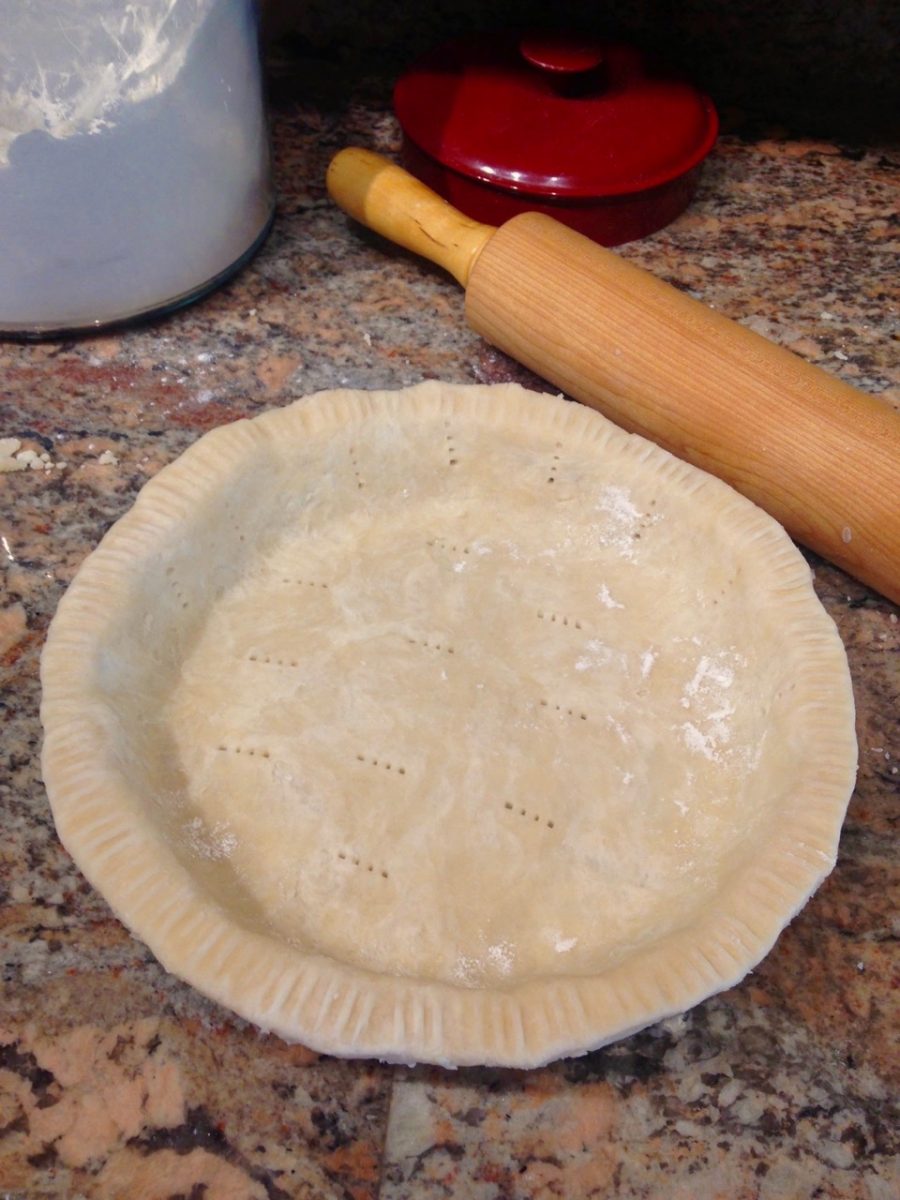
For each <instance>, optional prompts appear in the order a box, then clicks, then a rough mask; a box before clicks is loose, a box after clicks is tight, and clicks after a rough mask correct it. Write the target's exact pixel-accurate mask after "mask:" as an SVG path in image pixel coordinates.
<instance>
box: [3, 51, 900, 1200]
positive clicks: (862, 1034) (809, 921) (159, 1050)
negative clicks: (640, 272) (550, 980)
mask: <svg viewBox="0 0 900 1200" xmlns="http://www.w3.org/2000/svg"><path fill="white" fill-rule="evenodd" d="M314 67H315V64H314V63H312V64H310V63H307V64H302V68H303V69H302V71H300V72H295V69H294V66H293V65H292V63H291V62H290V61H289V60H282V61H281V62H280V63H278V64H276V68H277V69H276V70H275V74H274V77H273V86H272V104H273V132H274V139H275V150H276V163H277V173H278V185H279V191H280V204H279V212H278V220H277V224H276V227H275V230H274V232H273V234H272V236H271V238H270V240H269V241H268V243H267V244H266V246H265V247H264V249H263V250H262V252H261V253H260V255H259V256H258V258H257V259H256V260H255V261H254V262H253V263H252V264H251V265H250V266H249V267H248V268H247V269H246V270H245V271H244V272H243V274H242V275H241V276H240V277H239V278H237V279H235V280H234V281H233V282H232V283H231V284H229V285H228V286H227V287H225V288H224V289H222V290H221V291H220V292H218V293H217V294H216V295H214V296H212V297H210V298H208V299H207V300H206V301H204V302H203V303H201V304H198V305H197V306H195V307H193V308H191V309H189V310H187V311H185V312H182V313H180V314H178V315H176V316H174V317H172V318H171V319H169V320H167V321H165V322H162V323H159V324H156V325H152V326H146V327H143V328H136V329H132V330H130V331H127V332H119V333H114V334H109V335H107V336H103V337H97V338H93V339H89V340H84V341H80V342H72V343H55V344H39V345H13V344H6V345H0V438H10V439H17V440H18V444H16V443H14V442H7V443H2V444H0V447H2V450H3V455H0V457H2V456H4V455H5V457H6V458H7V459H9V458H11V459H12V460H14V461H15V460H17V456H19V457H18V460H17V461H18V465H22V462H23V460H22V458H21V455H22V452H23V451H32V452H33V453H32V454H31V455H28V454H26V459H31V460H32V465H30V466H27V467H26V469H23V470H18V471H12V472H10V473H5V474H3V475H0V566H2V598H0V686H2V690H0V731H2V732H0V738H2V742H0V745H2V750H0V823H2V839H0V899H2V908H0V944H2V951H3V982H2V991H0V1197H3V1198H4V1200H6V1198H24V1197H27V1198H28V1200H38V1198H41V1200H43V1198H50V1197H54V1198H55V1197H72V1198H75V1197H85V1198H89V1200H113V1198H115V1200H118V1198H120V1197H122V1198H126V1197H127V1198H141V1200H143V1198H147V1200H156V1198H159V1200H175V1198H176V1197H181V1198H186V1197H190V1198H191V1200H201V1198H202V1200H232V1198H234V1200H243V1198H245V1197H260V1198H261V1200H262V1198H269V1200H286V1198H291V1200H293V1198H295V1197H296V1198H300V1197H302V1198H315V1200H318V1198H320V1197H321V1198H323V1200H326V1198H327V1200H331V1198H353V1200H368V1198H374V1197H377V1196H381V1197H384V1198H385V1200H405V1198H407V1197H422V1198H423V1200H431V1198H432V1197H435V1198H437V1197H446V1196H463V1197H472V1198H473V1200H507V1198H516V1200H518V1198H520V1197H521V1198H525V1197H540V1198H545V1197H573V1198H577V1197H587V1196H594V1197H613V1196H614V1197H624V1198H626V1200H637V1198H638V1197H642V1198H643V1197H667V1198H677V1197H684V1198H692V1200H712V1198H714V1197H715V1198H719V1197H721V1198H726V1197H727V1198H728V1200H781V1198H782V1197H803V1198H806V1197H813V1196H817V1197H835V1198H837V1197H841V1198H852V1200H888V1198H892V1197H894V1196H896V1195H898V1194H900V1169H898V1158H897V1152H898V1146H897V1129H898V1116H897V1112H896V1110H895V1108H894V1107H893V1100H894V1099H895V1098H896V1096H897V1095H898V1092H900V1071H898V1061H897V1049H896V1030H897V1020H898V1015H900V1014H898V1003H897V997H898V963H897V956H896V937H897V929H896V924H893V925H892V922H896V903H895V901H896V895H897V890H896V889H897V883H898V871H897V855H896V844H895V841H894V838H895V826H896V819H897V800H898V792H900V774H898V766H900V729H898V720H897V714H898V702H900V625H898V615H897V611H896V609H895V607H894V606H892V605H891V604H890V603H888V602H887V601H885V600H883V599H882V598H880V597H878V596H877V595H875V594H874V593H872V592H871V591H869V590H868V589H867V588H865V587H864V586H862V585H861V584H859V583H857V582H855V581H853V580H851V579H849V578H848V577H847V576H845V575H843V574H842V573H840V572H839V571H837V570H836V569H834V568H831V567H829V566H828V565H826V564H823V563H821V562H819V561H818V560H811V561H812V565H813V568H814V571H815V577H816V587H817V590H818V593H819V595H820V597H821V599H822V601H823V603H824V605H825V606H826V608H827V609H828V611H829V612H830V613H831V615H832V616H833V618H834V619H835V621H836V622H837V624H838V627H839V629H840V632H841V635H842V637H843V639H844V642H845V644H846V647H847V651H848V654H849V658H850V664H851V669H852V673H853V680H854V686H855V690H856V697H857V702H858V710H859V717H858V726H859V740H860V772H859V782H858V787H857V790H856V793H855V795H854V797H853V800H852V803H851V806H850V811H849V815H848V818H847V823H846V826H845V830H844V834H843V837H842V842H841V852H840V859H839V863H838V866H837V868H836V870H835V871H834V873H833V874H832V875H831V877H830V878H829V879H828V881H827V882H826V883H825V885H824V886H823V887H822V888H821V890H820V891H819V893H818V894H817V895H816V896H815V897H814V899H813V900H812V901H811V902H810V904H809V905H808V906H807V907H806V908H805V909H804V911H803V912H802V914H801V915H800V916H799V917H798V918H797V919H796V920H795V921H794V922H793V923H792V924H791V926H790V927H789V928H788V929H787V931H786V932H785V933H784V934H783V936H782V937H781V939H780V940H779V942H778V944H777V945H776V947H775V949H774V950H773V952H772V953H771V954H770V955H769V957H768V958H767V959H766V960H765V961H764V962H763V963H762V964H761V966H760V967H759V968H758V970H757V971H755V972H754V973H753V974H752V975H751V976H750V977H748V978H747V979H746V980H745V981H744V982H743V983H742V984H741V985H740V986H738V987H736V988H734V989H732V990H731V991H729V992H727V993H725V994H723V995H721V996H718V997H715V998H713V999H712V1000H709V1001H708V1002H707V1003H705V1004H702V1005H700V1006H699V1007H698V1008H697V1009H695V1010H694V1011H692V1012H690V1013H689V1014H687V1015H686V1016H684V1017H681V1018H677V1019H674V1020H671V1021H669V1022H667V1023H665V1024H663V1025H661V1026H657V1027H654V1028H652V1029H649V1030H647V1031H645V1032H643V1033H641V1034H638V1035H636V1036H634V1037H632V1038H629V1039H627V1040H626V1041H623V1042H621V1043H619V1044H617V1045H615V1046H612V1047H610V1048H607V1049H605V1050H602V1051H598V1052H596V1053H594V1054H591V1055H588V1056H587V1057H585V1058H582V1059H577V1060H571V1061H566V1062H561V1063H558V1064H554V1065H552V1066H549V1067H547V1068H545V1069H543V1070H540V1071H532V1072H525V1073H517V1072H513V1071H499V1070H488V1069H485V1070H475V1069H472V1070H464V1071H459V1072H455V1073H454V1072H446V1071H441V1070H438V1069H433V1068H424V1067H423V1068H414V1069H409V1068H393V1067H385V1066H382V1065H379V1064H374V1063H358V1062H354V1063H345V1062H340V1061H336V1060H332V1059H327V1058H323V1057H320V1056H318V1055H316V1054H314V1053H312V1052H309V1051H307V1050H305V1049H303V1048H302V1047H297V1046H293V1047H290V1046H287V1045H285V1044H284V1043H282V1042H281V1041H280V1040H279V1039H277V1038H275V1037H272V1036H264V1035H261V1034H259V1033H257V1032H256V1031H255V1030H253V1029H252V1028H249V1027H248V1026H246V1025H245V1024H244V1023H242V1022H241V1021H240V1020H238V1019H236V1018H235V1017H234V1016H233V1015H231V1014H230V1013H228V1012H226V1011H224V1010H222V1009H220V1008H218V1007H216V1006H215V1005H213V1004H212V1003H210V1002H208V1001H206V1000H204V999H203V998H202V997H200V996H199V995H197V994H196V993H195V992H193V991H192V990H191V989H189V988H188V987H186V986H185V985H183V984H181V983H180V982H179V981H177V980H175V979H173V978H171V977H169V976H167V975H166V973H165V972H164V971H163V970H162V969H161V968H160V966H159V965H158V964H157V963H156V962H155V960H154V959H153V958H152V956H151V955H150V954H149V953H148V951H147V950H146V949H145V948H144V947H143V946H142V945H140V944H139V943H138V942H136V941H134V940H133V939H132V938H131V937H130V935H129V934H128V933H127V931H126V930H125V929H124V928H123V927H122V926H121V925H120V924H119V923H118V922H117V921H116V920H115V918H114V917H113V916H112V914H111V913H110V911H109V909H108V908H107V906H106V905H105V903H104V902H103V900H102V899H101V897H100V896H99V895H97V893H96V892H94V891H93V890H92V889H91V888H90V886H89V885H88V884H87V883H86V882H85V881H84V879H83V878H82V877H81V875H80V874H79V872H78V870H77V869H76V868H75V866H74V864H73V863H72V861H71V860H70V858H69V857H68V855H67V854H66V852H65V851H64V850H63V849H62V847H61V845H60V844H59V842H58V840H57V838H56V836H55V833H54V829H53V824H52V820H51V816H50V811H49V808H48V805H47V800H46V796H45V793H44V790H43V788H42V785H41V779H40V763H39V747H40V736H41V734H40V725H39V721H38V702H39V684H38V663H39V655H40V649H41V644H42V641H43V637H44V634H45V632H46V629H47V625H48V623H49V621H50V619H51V617H52V614H53V611H54V609H55V606H56V603H57V601H58V600H59V597H60V595H61V594H62V592H63V590H64V588H65V586H66V585H67V583H68V582H69V581H70V580H71V578H72V576H73V574H74V572H75V570H76V569H77V567H78V564H79V562H80V561H81V560H82V558H83V557H84V556H85V554H87V552H88V551H89V550H90V549H91V548H92V547H93V546H94V545H95V544H96V542H97V541H98V539H99V538H100V536H101V535H102V534H103V532H104V530H105V529H106V528H107V527H108V525H109V524H110V523H111V522H112V521H114V520H115V519H116V518H117V517H119V516H120V515H121V514H122V513H124V512H125V510H126V509H127V508H128V507H129V505H130V504H131V503H132V501H133V500H134V497H135V495H136V493H137V491H138V490H139V488H140V487H141V485H142V484H143V483H144V482H145V481H146V480H147V479H148V478H150V476H151V475H153V473H154V472H155V471H156V470H158V469H159V467H161V466H162V465H163V464H164V463H166V462H168V461H170V460H171V459H172V458H174V457H175V456H176V455H177V454H178V453H179V452H181V451H182V450H183V449H184V448H185V447H186V446H188V445H189V444H190V443H191V442H192V441H194V440H195V439H196V438H197V437H198V436H199V435H200V434H202V433H203V432H204V431H205V430H207V429H210V428H211V427H213V426H215V425H219V424H221V423H222V422H225V421H230V420H233V419H234V418H237V417H240V416H244V415H248V414H253V413H257V412H260V411H261V410H263V409H265V408H267V407H269V406H272V405H281V404H285V403H287V402H289V401H291V400H293V399H295V398H297V397H300V396H302V395H304V394H306V393H308V392H310V391H313V390H316V389H318V388H325V387H333V386H336V385H351V386H356V387H380V386H388V387H400V386H403V385H406V384H410V383H413V382H416V381H418V380H420V379H423V378H428V377H439V378H443V379H448V380H456V381H461V382H475V381H478V382H487V381H499V380H505V379H510V378H515V379H519V380H522V381H524V382H529V381H531V382H533V379H532V378H531V377H529V376H527V373H525V372H523V371H522V370H521V369H519V368H517V367H516V366H515V364H512V363H510V362H509V361H508V360H507V359H505V358H504V357H503V356H502V355H500V354H499V353H497V352H496V351H494V350H492V349H491V348H490V347H488V346H487V345H485V344H484V343H483V342H481V341H480V340H479V339H478V338H477V337H476V336H475V335H474V334H472V333H471V332H469V331H468V330H467V329H466V328H465V326H464V324H463V319H462V298H461V295H460V294H459V292H458V290H457V288H456V286H455V285H454V284H453V283H452V282H451V281H450V280H449V279H447V278H445V277H444V276H443V275H442V274H440V273H439V272H438V271H437V270H433V269H431V268H429V267H428V266H425V265H423V264H421V263H420V262H417V261H415V260H413V259H412V258H411V257H410V256H408V255H406V254H404V253H403V252H401V251H398V250H394V249H391V248H390V247H387V246H385V245H383V244H382V243H380V242H379V241H378V240H377V239H376V238H374V237H373V236H370V235H367V234H363V233H361V232H360V231H359V230H357V229H355V228H351V227H350V226H349V225H348V223H347V221H346V220H345V219H344V218H343V216H341V215H340V214H339V213H338V212H337V211H335V209H334V208H333V207H332V206H331V204H330V203H329V201H328V200H327V198H326V196H325V193H324V189H323V173H324V167H325V165H326V162H327V160H328V158H329V156H330V154H331V153H332V151H333V150H335V149H337V148H338V147H340V146H342V145H344V144H347V143H350V142H359V143H363V144H366V145H370V146H374V147H376V148H380V149H382V150H385V151H388V152H391V151H393V150H394V149H396V143H397V135H396V129H395V126H394V124H393V121H392V119H391V117H390V116H389V114H388V108H387V103H386V99H385V96H386V88H385V87H384V84H383V81H382V82H380V83H379V82H378V81H373V80H369V81H363V82H360V83H358V84H357V85H356V88H355V91H354V90H353V89H352V87H351V86H350V84H348V82H347V81H346V80H342V81H340V87H338V86H337V85H336V84H335V83H334V81H333V80H329V79H328V78H327V74H328V72H327V70H321V71H320V72H319V75H318V83H317V84H315V85H314V84H311V83H310V80H311V79H313V77H314ZM295 78H299V79H302V80H303V81H304V82H303V85H302V86H303V87H305V88H307V89H308V88H311V87H314V86H315V88H317V98H315V99H312V98H310V92H309V91H307V93H306V94H305V95H303V94H302V93H300V92H298V84H297V83H296V82H295ZM338 95H341V96H342V97H343V98H342V100H341V101H340V103H338V101H337V99H336V97H337V96H338ZM329 97H332V99H329ZM897 185H898V171H897V167H896V164H892V162H891V161H890V156H889V154H888V153H887V152H884V151H881V150H879V149H877V148H869V149H867V150H865V151H857V150H855V149H854V148H853V147H840V146H837V145H833V144H829V143H819V142H816V143H813V142H797V141H786V140H781V139H779V137H778V136H773V137H771V138H770V139H766V140H759V139H757V140H753V141H748V140H744V139H742V138H741V137H740V136H739V135H738V134H735V133H732V134H727V135H726V136H725V137H723V139H722V141H721V143H720V145H719V148H718V151H717V153H716V155H715V157H714V159H713V160H712V161H711V163H710V165H709V169H708V170H707V172H706V175H705V178H704V181H703V185H702V188H701V191H700V194H699V196H698V197H697V200H696V202H695V203H694V205H693V207H692V208H691V210H690V211H689V212H688V213H687V214H685V215H684V216H683V217H682V218H681V219H680V220H679V221H678V222H677V223H676V224H675V225H673V226H671V227H670V228H669V229H667V230H665V231H663V232H661V233H659V234H657V235H656V236H655V237H653V238H650V239H648V240H647V241H645V242H643V243H641V244H640V245H633V246H629V247H626V248H624V249H623V250H622V253H624V254H625V255H626V256H627V257H629V258H631V259H633V260H634V261H636V262H639V263H641V264H642V265H643V266H645V267H647V268H648V269H650V270H652V271H654V272H656V273H657V274H659V275H661V276H662V277H663V278H666V279H668V280H670V281H672V282H673V283H675V284H676V285H677V286H679V287H681V288H684V289H686V290H688V291H690V292H691V293H692V294H695V295H697V296H699V297H702V298H703V299H705V300H706V301H707V302H708V303H710V304H712V305H714V306H715V307H716V308H717V309H719V310H720V311H722V312H724V313H726V314H728V315H729V316H732V317H735V318H740V319H742V320H744V321H745V322H746V323H748V324H749V325H751V326H752V327H753V328H755V329H758V330H759V331H761V332H763V333H765V334H767V335H768V336H769V337H771V338H773V339H774V340H776V341H778V342H781V343H783V344H785V345H789V346H791V347H792V348H793V349H794V350H796V351H797V352H798V353H799V354H801V355H802V356H803V357H805V358H808V359H810V360H812V361H814V362H816V363H819V364H820V365H822V366H823V367H824V368H825V369H826V370H828V371H831V372H834V373H835V374H838V375H840V376H841V377H843V378H844V379H846V380H848V381H849V382H851V383H854V384H856V385H858V386H859V387H861V388H864V389H866V390H868V391H871V392H874V393H877V394H879V395H881V396H883V397H884V399H885V402H886V403H892V404H894V405H895V406H897V407H900V370H898V363H897V355H896V341H894V342H893V344H892V338H893V339H896V335H897V326H898V308H900V294H898V283H897V276H896V261H897V260H896V253H897V244H896V224H895V222H896V213H895V207H896V196H897ZM41 456H43V458H42V457H41ZM892 889H893V891H892Z"/></svg>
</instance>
